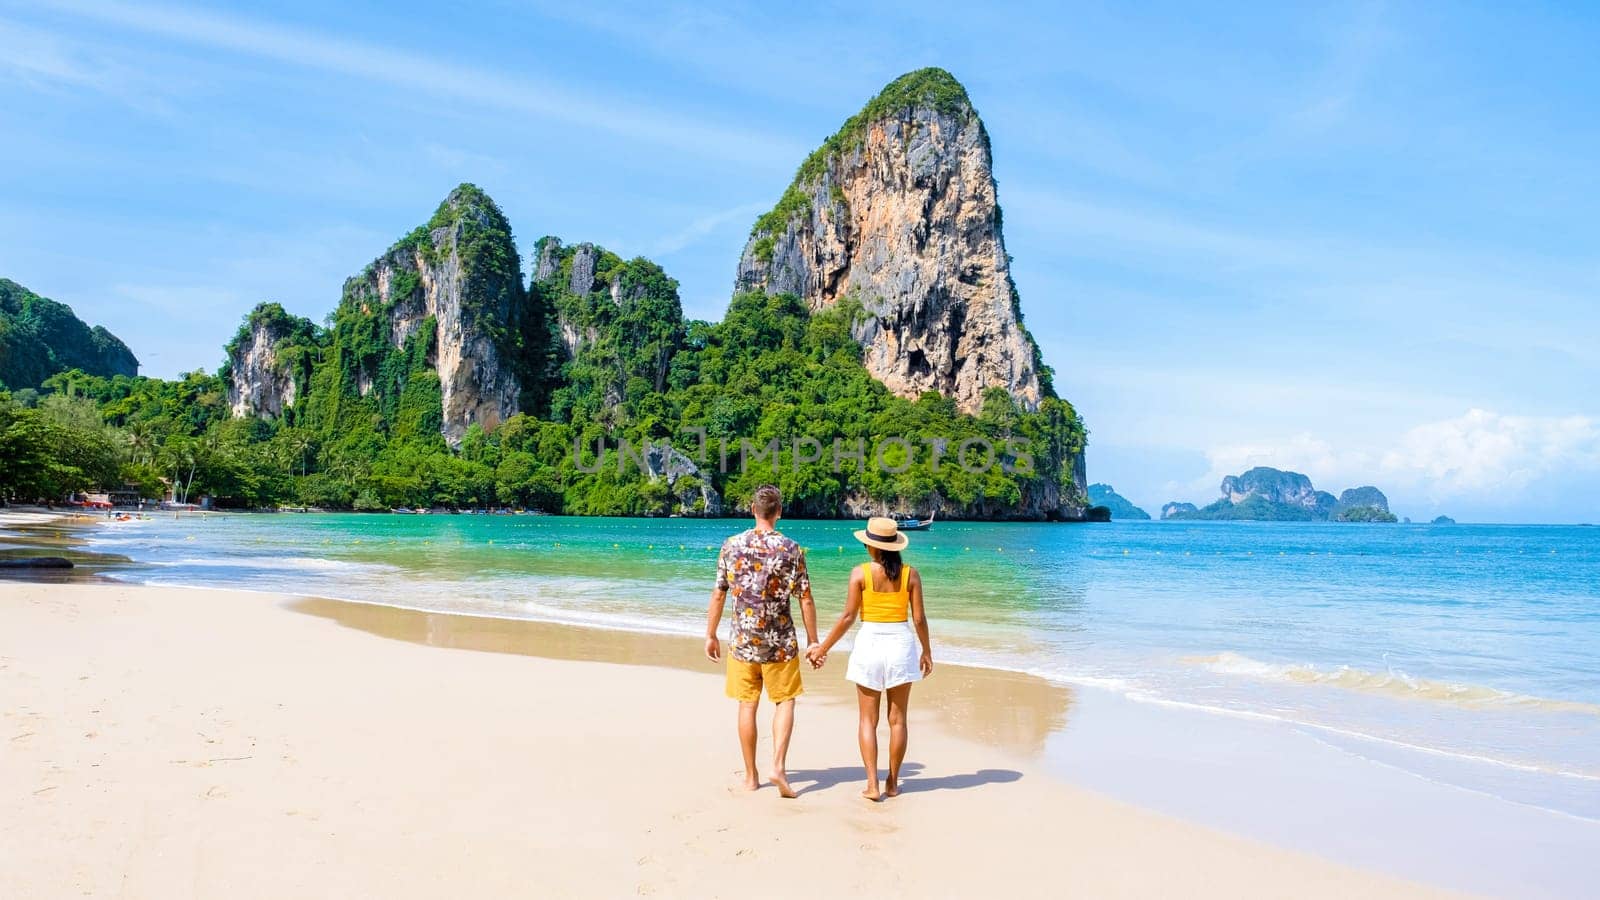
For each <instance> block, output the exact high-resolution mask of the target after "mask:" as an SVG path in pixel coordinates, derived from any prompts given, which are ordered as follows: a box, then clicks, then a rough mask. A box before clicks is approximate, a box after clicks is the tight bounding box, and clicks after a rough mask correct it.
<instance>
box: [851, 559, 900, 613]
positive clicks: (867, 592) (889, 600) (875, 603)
mask: <svg viewBox="0 0 1600 900" xmlns="http://www.w3.org/2000/svg"><path fill="white" fill-rule="evenodd" d="M910 577H911V567H910V566H904V565H903V566H901V567H900V589H899V590H897V591H889V592H887V593H881V592H879V591H875V590H873V589H872V563H862V564H861V620H862V621H863V622H904V621H905V620H906V618H907V612H908V611H909V610H910V609H911V590H910V589H909V588H907V587H906V584H907V583H908V579H910Z"/></svg>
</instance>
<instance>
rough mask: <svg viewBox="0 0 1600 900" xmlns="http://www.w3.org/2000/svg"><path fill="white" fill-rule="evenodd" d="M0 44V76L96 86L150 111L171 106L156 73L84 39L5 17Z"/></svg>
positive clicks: (39, 84)
mask: <svg viewBox="0 0 1600 900" xmlns="http://www.w3.org/2000/svg"><path fill="white" fill-rule="evenodd" d="M0 48H4V50H3V52H0V82H3V81H7V80H10V81H15V82H18V83H20V84H22V85H25V86H27V87H29V88H32V89H35V90H42V91H64V90H88V91H94V92H95V93H98V94H104V95H106V96H108V97H112V98H114V99H116V100H119V101H121V102H123V103H126V104H128V105H129V106H132V107H134V108H137V109H140V110H143V111H145V112H153V113H160V114H166V113H169V112H170V111H171V109H170V107H169V106H168V105H167V103H166V102H165V101H164V100H163V99H162V98H161V97H160V96H159V91H158V90H157V88H156V85H155V84H154V82H153V80H152V79H149V78H146V77H144V76H142V75H141V74H140V73H139V72H138V71H137V70H135V69H133V68H131V67H129V66H126V65H123V64H120V63H118V62H115V61H113V60H111V59H109V58H107V57H106V56H105V55H104V54H100V53H95V52H94V51H93V50H92V49H90V48H89V47H86V46H84V45H82V44H81V43H79V42H76V41H71V40H66V39H63V38H61V37H60V36H58V35H54V34H51V33H50V32H48V31H43V30H40V29H38V28H33V27H29V26H27V25H23V24H20V23H17V22H13V21H8V20H6V19H0Z"/></svg>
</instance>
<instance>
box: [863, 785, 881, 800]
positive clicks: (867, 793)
mask: <svg viewBox="0 0 1600 900" xmlns="http://www.w3.org/2000/svg"><path fill="white" fill-rule="evenodd" d="M861 796H863V797H865V798H867V799H868V800H871V801H872V802H873V803H877V802H878V801H879V800H882V799H883V792H881V791H879V790H878V785H877V784H869V785H867V789H866V790H864V791H862V792H861Z"/></svg>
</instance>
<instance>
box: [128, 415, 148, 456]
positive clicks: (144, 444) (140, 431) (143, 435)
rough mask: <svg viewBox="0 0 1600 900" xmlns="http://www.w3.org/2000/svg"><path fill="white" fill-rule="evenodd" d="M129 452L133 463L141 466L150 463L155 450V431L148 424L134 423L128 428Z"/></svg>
mask: <svg viewBox="0 0 1600 900" xmlns="http://www.w3.org/2000/svg"><path fill="white" fill-rule="evenodd" d="M128 450H129V451H130V452H131V454H132V456H133V461H134V462H135V463H139V464H140V465H145V464H148V463H149V462H150V457H151V453H152V452H153V451H154V450H155V431H154V429H152V428H151V427H150V425H149V423H147V422H134V423H132V424H130V425H129V426H128Z"/></svg>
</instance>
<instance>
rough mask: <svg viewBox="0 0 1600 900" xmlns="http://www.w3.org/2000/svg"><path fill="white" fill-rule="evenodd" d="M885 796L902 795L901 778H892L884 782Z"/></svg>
mask: <svg viewBox="0 0 1600 900" xmlns="http://www.w3.org/2000/svg"><path fill="white" fill-rule="evenodd" d="M883 796H885V797H898V796H900V779H898V778H891V779H889V780H888V781H886V782H884V784H883Z"/></svg>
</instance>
